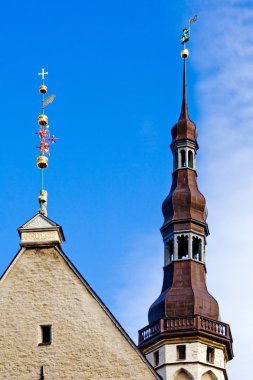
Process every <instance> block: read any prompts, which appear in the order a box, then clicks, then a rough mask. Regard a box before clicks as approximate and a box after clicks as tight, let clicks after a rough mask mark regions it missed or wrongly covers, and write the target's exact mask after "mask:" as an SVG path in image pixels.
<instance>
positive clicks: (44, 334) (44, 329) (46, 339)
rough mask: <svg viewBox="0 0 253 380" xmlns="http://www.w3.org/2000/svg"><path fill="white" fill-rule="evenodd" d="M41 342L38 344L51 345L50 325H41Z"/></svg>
mask: <svg viewBox="0 0 253 380" xmlns="http://www.w3.org/2000/svg"><path fill="white" fill-rule="evenodd" d="M40 329H41V342H40V344H51V343H52V326H51V325H41V326H40Z"/></svg>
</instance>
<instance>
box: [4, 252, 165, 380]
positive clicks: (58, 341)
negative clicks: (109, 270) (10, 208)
mask: <svg viewBox="0 0 253 380" xmlns="http://www.w3.org/2000/svg"><path fill="white" fill-rule="evenodd" d="M47 324H50V325H52V344H51V345H44V346H43V345H39V343H40V342H41V328H40V326H41V325H47ZM41 366H43V367H44V378H45V380H56V379H65V380H71V379H75V380H81V379H90V380H98V379H100V380H101V379H102V380H106V379H125V380H126V379H130V380H131V379H133V380H134V379H145V380H151V379H152V380H153V379H155V378H157V377H156V376H155V375H154V374H153V372H152V371H151V370H150V368H149V367H148V366H147V364H146V363H145V361H144V360H143V359H142V358H141V357H140V355H139V354H138V353H137V351H136V350H135V348H134V347H133V346H132V345H131V344H130V343H129V341H128V340H127V338H126V337H125V336H124V335H123V333H122V331H121V330H120V329H119V328H118V327H117V325H116V324H115V322H114V321H113V320H112V319H111V318H110V317H109V316H108V314H107V313H106V312H105V310H104V309H103V307H102V306H101V304H100V303H99V302H98V301H97V299H96V298H95V297H94V296H93V295H92V294H91V292H90V291H89V289H88V288H87V287H86V286H85V285H84V284H83V283H82V281H81V280H80V279H79V278H78V277H77V275H76V274H75V273H74V272H73V270H72V269H71V268H70V267H69V265H68V264H67V262H66V261H65V260H64V258H63V257H62V255H61V254H60V253H59V252H58V250H57V249H55V248H36V249H32V248H30V249H24V250H23V251H21V253H20V254H19V255H18V257H17V259H16V261H14V264H13V265H12V266H11V267H10V268H9V270H8V271H7V272H6V274H5V276H4V277H3V278H2V279H1V281H0V379H6V380H7V379H8V380H31V379H34V380H36V379H38V380H39V379H40V378H41V377H40V371H41Z"/></svg>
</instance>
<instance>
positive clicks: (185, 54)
mask: <svg viewBox="0 0 253 380" xmlns="http://www.w3.org/2000/svg"><path fill="white" fill-rule="evenodd" d="M197 19H198V16H197V15H195V16H194V17H193V18H190V19H189V26H188V28H184V29H183V34H182V37H181V40H180V41H181V44H182V45H183V46H184V48H183V50H182V51H181V57H182V58H183V59H186V58H188V57H189V50H188V49H187V48H186V43H187V42H188V41H189V39H190V36H191V34H190V32H191V25H192V24H193V23H194V22H196V21H197Z"/></svg>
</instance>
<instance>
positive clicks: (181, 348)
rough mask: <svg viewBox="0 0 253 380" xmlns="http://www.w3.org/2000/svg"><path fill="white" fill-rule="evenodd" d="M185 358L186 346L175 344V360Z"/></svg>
mask: <svg viewBox="0 0 253 380" xmlns="http://www.w3.org/2000/svg"><path fill="white" fill-rule="evenodd" d="M185 359H186V346H185V345H180V346H177V360H185Z"/></svg>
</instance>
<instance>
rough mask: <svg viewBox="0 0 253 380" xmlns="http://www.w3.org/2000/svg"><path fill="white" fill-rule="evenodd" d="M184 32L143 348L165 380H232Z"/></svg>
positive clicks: (185, 33) (227, 329) (141, 341)
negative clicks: (213, 279)
mask: <svg viewBox="0 0 253 380" xmlns="http://www.w3.org/2000/svg"><path fill="white" fill-rule="evenodd" d="M196 19H197V17H196V16H195V17H194V18H193V19H191V20H190V21H189V28H185V29H183V36H182V39H181V42H182V44H183V45H184V46H183V50H182V51H181V57H182V59H183V99H182V106H181V113H180V116H179V120H178V122H177V123H176V124H175V125H174V126H173V127H172V130H171V135H172V142H171V145H170V147H171V151H172V154H173V173H172V185H171V189H170V192H169V195H168V196H167V197H166V199H165V200H164V202H163V205H162V212H163V216H164V223H163V225H162V227H161V234H162V237H163V242H164V268H163V270H164V278H163V285H162V291H161V294H160V296H159V297H158V298H157V299H156V300H155V302H154V303H153V304H152V305H151V307H150V309H149V312H148V321H149V324H148V326H146V327H144V328H143V329H141V330H140V331H139V348H140V349H141V350H142V352H143V353H144V354H145V355H146V357H147V358H148V360H149V361H150V363H151V364H152V365H153V366H154V367H155V368H156V370H157V372H158V373H159V374H160V375H161V376H162V378H163V380H193V379H194V380H227V379H228V377H227V372H226V363H227V361H229V360H231V359H232V358H233V350H232V336H231V332H230V327H229V325H228V324H226V323H224V322H222V321H221V319H220V313H219V306H218V302H217V301H216V300H215V299H214V297H213V296H212V295H211V294H210V293H209V292H208V290H207V286H206V265H205V246H206V237H207V236H208V235H209V230H208V225H207V222H206V219H207V208H206V201H205V198H204V196H203V195H202V194H201V192H200V191H199V189H198V185H197V172H196V154H197V150H198V143H197V129H196V126H195V123H194V122H193V121H192V120H191V119H190V117H189V113H188V106H187V91H186V89H187V82H186V60H187V58H188V56H189V51H188V49H187V48H186V43H187V42H188V41H189V38H190V30H189V29H190V25H191V24H192V23H193V22H194V21H196Z"/></svg>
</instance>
